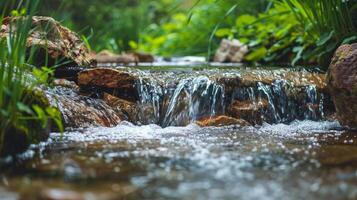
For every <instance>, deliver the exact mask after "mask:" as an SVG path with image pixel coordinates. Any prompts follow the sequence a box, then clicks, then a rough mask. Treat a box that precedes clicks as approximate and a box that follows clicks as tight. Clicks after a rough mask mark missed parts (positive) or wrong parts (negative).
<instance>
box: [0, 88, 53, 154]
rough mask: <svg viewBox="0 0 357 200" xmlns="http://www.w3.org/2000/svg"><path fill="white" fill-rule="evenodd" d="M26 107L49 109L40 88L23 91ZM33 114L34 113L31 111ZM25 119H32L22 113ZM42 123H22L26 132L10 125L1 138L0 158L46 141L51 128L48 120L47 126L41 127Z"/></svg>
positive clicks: (33, 120)
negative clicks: (33, 106) (35, 106)
mask: <svg viewBox="0 0 357 200" xmlns="http://www.w3.org/2000/svg"><path fill="white" fill-rule="evenodd" d="M25 96H26V101H25V102H24V103H25V104H26V105H37V106H39V107H41V108H48V107H50V102H49V100H48V99H47V97H46V95H45V93H44V91H43V90H42V89H40V88H35V89H32V90H28V89H26V90H25ZM33 112H34V111H33ZM22 114H23V116H25V117H32V118H33V116H32V115H28V114H26V113H22ZM42 123H43V122H42V121H40V120H39V119H36V118H34V119H28V120H26V121H23V122H22V124H21V125H22V126H24V127H27V128H28V130H24V129H21V128H18V127H19V126H18V125H15V124H13V125H11V126H10V127H9V128H8V129H7V130H6V132H5V134H4V138H3V141H4V142H3V145H2V148H1V149H0V157H1V156H6V155H15V154H18V153H22V152H24V151H25V150H26V149H27V148H28V147H29V145H30V144H32V143H38V142H41V141H44V140H46V139H47V138H48V137H49V133H50V131H51V129H53V128H54V127H52V122H51V120H50V119H48V120H47V124H45V126H44V127H43V126H42Z"/></svg>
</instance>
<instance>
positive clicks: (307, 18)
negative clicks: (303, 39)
mask: <svg viewBox="0 0 357 200" xmlns="http://www.w3.org/2000/svg"><path fill="white" fill-rule="evenodd" d="M284 3H285V4H287V5H288V6H289V7H290V8H291V10H292V12H293V13H294V15H295V17H296V18H297V19H298V21H299V22H300V23H301V26H302V27H303V31H304V32H305V33H307V34H308V36H309V38H310V40H312V41H313V42H314V43H315V45H316V50H315V51H314V52H313V54H314V55H315V56H317V57H321V58H322V59H325V57H326V56H324V55H327V56H329V57H330V56H331V55H332V53H333V52H334V51H335V49H336V48H337V47H338V46H339V45H341V44H346V43H351V42H353V41H356V40H357V34H356V27H355V24H354V23H353V20H352V16H351V12H350V6H353V4H355V3H354V2H353V1H343V0H284ZM327 60H329V59H327Z"/></svg>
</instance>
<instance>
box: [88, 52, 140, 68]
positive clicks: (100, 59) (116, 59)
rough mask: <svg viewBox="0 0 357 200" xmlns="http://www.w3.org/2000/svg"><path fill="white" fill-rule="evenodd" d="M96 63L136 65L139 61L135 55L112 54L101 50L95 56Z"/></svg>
mask: <svg viewBox="0 0 357 200" xmlns="http://www.w3.org/2000/svg"><path fill="white" fill-rule="evenodd" d="M95 60H96V61H97V63H99V64H101V63H122V64H125V65H126V64H129V63H138V62H139V59H138V57H137V56H136V55H135V54H121V55H119V54H114V53H112V52H110V51H108V50H103V51H101V52H99V53H98V54H97V55H96V56H95Z"/></svg>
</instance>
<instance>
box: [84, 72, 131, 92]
mask: <svg viewBox="0 0 357 200" xmlns="http://www.w3.org/2000/svg"><path fill="white" fill-rule="evenodd" d="M136 81H137V77H136V76H135V75H134V74H132V73H128V72H125V71H120V70H116V69H111V68H95V69H89V70H85V71H82V72H80V73H79V75H78V84H79V85H80V86H81V87H83V86H85V87H93V86H94V87H99V88H106V89H116V90H119V89H121V90H125V92H126V93H129V94H130V93H132V92H134V93H136V89H135V83H136ZM114 93H115V92H114ZM123 95H124V93H123Z"/></svg>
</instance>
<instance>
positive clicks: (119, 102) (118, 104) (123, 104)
mask: <svg viewBox="0 0 357 200" xmlns="http://www.w3.org/2000/svg"><path fill="white" fill-rule="evenodd" d="M103 100H104V102H106V103H107V104H108V105H109V106H110V107H112V108H114V109H117V110H119V111H120V112H123V114H124V115H125V116H126V119H125V120H127V121H130V122H136V121H137V114H138V113H137V112H138V108H137V104H136V103H133V102H130V101H126V100H124V99H121V98H119V97H116V96H113V95H110V94H108V93H104V95H103Z"/></svg>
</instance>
